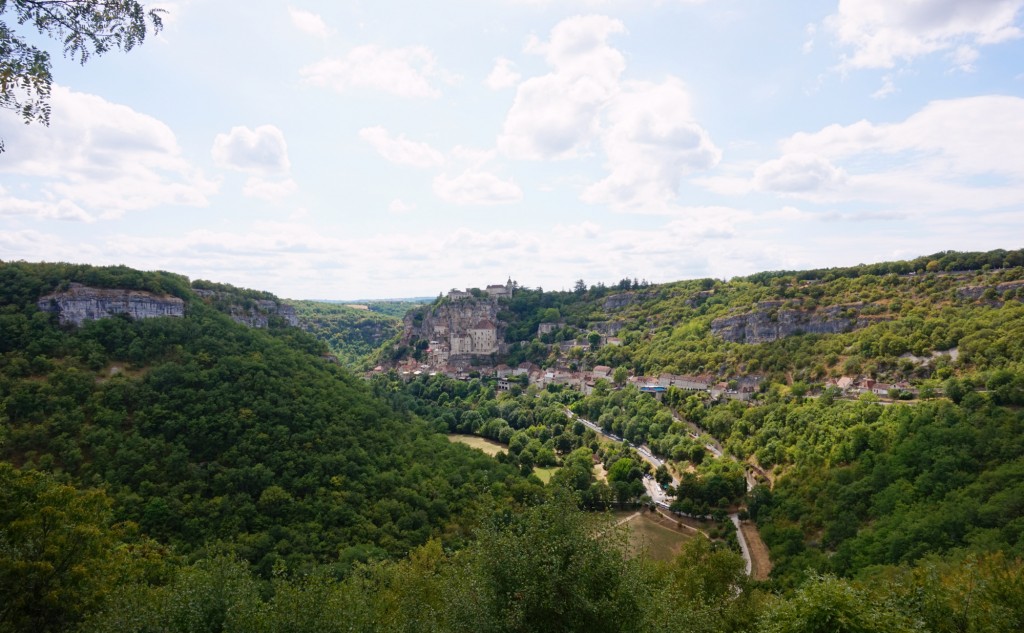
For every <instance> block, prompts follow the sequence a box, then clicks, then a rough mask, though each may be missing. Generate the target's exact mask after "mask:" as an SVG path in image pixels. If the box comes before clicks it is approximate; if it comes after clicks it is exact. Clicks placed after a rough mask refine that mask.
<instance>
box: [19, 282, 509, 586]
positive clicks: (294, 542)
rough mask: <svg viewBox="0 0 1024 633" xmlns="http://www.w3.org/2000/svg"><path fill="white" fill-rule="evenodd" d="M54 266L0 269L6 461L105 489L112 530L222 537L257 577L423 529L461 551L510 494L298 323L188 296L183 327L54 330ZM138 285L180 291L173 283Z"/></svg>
mask: <svg viewBox="0 0 1024 633" xmlns="http://www.w3.org/2000/svg"><path fill="white" fill-rule="evenodd" d="M65 269H66V267H64V266H63V265H54V266H44V265H41V266H35V267H34V266H31V265H24V264H14V265H6V264H4V265H0V277H2V278H3V280H4V281H5V285H4V286H3V293H4V295H3V296H5V297H8V298H10V299H13V298H14V297H17V298H18V299H20V301H18V302H13V301H12V302H11V303H7V304H5V305H3V306H2V307H0V312H2V314H0V327H2V328H3V333H4V335H3V337H2V340H3V347H2V348H0V372H2V373H0V419H2V420H3V421H4V424H3V427H2V428H3V435H2V436H0V437H3V442H2V444H0V457H2V458H3V459H6V460H8V461H11V462H14V463H16V464H18V465H20V466H22V467H24V468H28V469H38V470H45V471H51V472H54V473H57V474H58V475H59V476H60V477H62V478H65V479H67V480H69V481H76V482H81V483H84V484H88V485H98V484H103V485H105V486H107V488H108V492H109V495H110V497H111V498H112V499H113V501H114V513H115V516H116V517H117V518H118V519H119V520H131V521H135V522H137V523H138V524H139V525H140V526H141V528H142V530H143V531H144V532H146V533H147V534H150V535H152V536H154V537H156V538H158V539H160V540H161V541H163V542H165V543H170V544H173V545H174V546H175V548H176V549H177V550H178V551H180V552H184V553H194V554H197V555H198V554H200V553H201V552H203V551H204V550H205V548H207V547H208V546H209V545H210V544H212V543H214V542H217V541H225V542H228V543H230V544H231V547H233V548H234V549H235V550H236V551H237V552H238V553H239V554H240V555H241V556H242V557H244V558H245V559H247V560H250V561H252V562H253V563H255V564H256V566H257V568H258V569H259V570H260V572H262V573H264V574H269V573H270V571H271V569H272V568H273V566H274V564H275V563H276V562H277V561H279V560H280V561H284V562H285V563H286V564H287V566H288V567H290V568H301V567H306V566H309V565H312V564H314V563H322V562H334V563H336V564H337V565H338V570H339V571H340V572H344V571H345V570H346V569H347V568H348V567H349V566H350V565H351V564H352V563H353V562H355V561H358V560H365V559H367V558H380V557H385V556H396V555H402V554H404V553H405V552H407V551H408V550H409V549H410V548H411V547H413V546H416V545H419V544H422V543H424V542H426V540H427V539H428V538H429V537H431V536H432V535H443V536H444V538H445V539H446V543H451V544H458V543H460V542H461V541H462V539H464V538H465V535H466V526H467V525H471V524H472V523H473V520H474V519H473V517H474V515H475V513H476V512H477V508H479V507H480V506H481V505H482V504H486V503H488V501H487V500H488V499H493V501H494V502H496V503H499V504H500V503H504V502H505V501H506V500H507V499H510V498H511V493H509V492H508V490H509V489H513V488H514V487H515V483H516V482H518V481H519V477H518V475H517V474H516V471H515V470H514V469H513V468H511V467H509V466H505V465H502V464H499V463H497V462H495V461H494V460H491V459H489V458H487V457H486V456H484V455H482V454H479V453H477V452H475V451H471V450H468V449H466V448H465V447H461V446H454V445H451V444H450V443H449V442H447V441H445V439H444V438H443V437H440V436H438V435H436V434H435V433H433V431H432V430H430V429H429V428H428V427H426V426H425V425H423V424H422V423H420V422H419V421H418V420H416V419H414V418H412V417H410V416H403V415H399V414H397V413H396V412H395V411H394V410H392V409H391V408H390V407H389V406H387V405H386V404H385V403H384V402H382V401H381V400H378V399H376V398H375V397H374V396H373V395H372V394H371V392H370V389H369V387H368V386H367V385H366V384H365V383H364V382H363V381H361V380H360V379H358V378H355V377H354V376H352V375H351V374H349V373H347V372H345V371H344V370H342V369H340V368H338V367H337V366H334V365H331V364H330V363H327V362H326V361H324V360H323V359H322V358H321V357H320V355H319V354H320V351H321V345H320V344H319V343H317V342H316V341H315V340H314V339H313V338H312V337H311V336H309V335H308V334H305V333H303V332H301V331H299V330H297V329H295V328H272V329H271V330H269V331H262V330H251V329H248V328H246V327H244V326H241V325H238V324H236V323H233V322H232V321H230V319H228V317H227V316H225V315H223V314H221V313H219V312H217V311H215V310H213V309H211V308H210V307H208V306H207V305H205V304H204V303H203V302H199V301H196V300H192V301H190V303H189V305H188V309H187V316H186V318H184V319H174V318H160V319H146V320H141V321H137V322H133V321H130V320H128V319H125V318H108V319H102V320H99V321H94V322H89V323H86V324H85V325H84V326H82V327H81V328H70V329H69V328H60V327H58V326H57V325H56V324H55V320H54V319H53V318H52V317H51V316H50V315H47V314H41V313H39V312H38V311H37V310H36V308H35V299H36V298H37V297H36V296H34V295H35V293H38V292H44V291H47V290H49V289H52V288H53V287H55V286H59V285H60V284H61V281H60V280H58V279H55V278H53V277H54V276H55V275H56V273H57V272H59V271H61V270H65ZM71 270H72V272H73V273H75V275H76V277H77V278H78V279H88V280H89V281H90V283H95V282H96V281H97V279H98V280H99V282H100V283H102V281H103V280H104V279H108V277H109V278H110V279H111V281H110V283H123V281H124V280H125V279H131V278H132V275H130V274H128V273H127V272H126V271H123V270H122V269H120V268H115V269H100V270H98V271H91V270H88V269H85V268H84V267H72V268H71ZM122 273H123V274H122ZM104 275H107V276H108V277H105V276H104ZM137 275H139V276H140V278H141V279H142V281H143V283H147V284H149V287H151V288H152V287H154V286H155V285H156V284H155V282H162V283H166V281H168V280H170V281H172V282H180V286H179V288H178V289H179V290H183V294H185V296H189V294H188V292H189V291H188V290H187V287H188V286H187V280H184V279H183V278H178V277H165V276H163V275H162V274H155V275H152V276H148V275H150V274H143V273H137ZM168 285H169V284H168Z"/></svg>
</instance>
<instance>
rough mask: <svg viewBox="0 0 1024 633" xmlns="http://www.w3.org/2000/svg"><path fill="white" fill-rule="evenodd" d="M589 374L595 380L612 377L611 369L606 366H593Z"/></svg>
mask: <svg viewBox="0 0 1024 633" xmlns="http://www.w3.org/2000/svg"><path fill="white" fill-rule="evenodd" d="M590 373H591V375H593V376H594V379H595V380H596V379H598V378H609V377H610V376H611V375H612V368H611V367H609V366H608V365H595V366H594V369H592V370H591V371H590Z"/></svg>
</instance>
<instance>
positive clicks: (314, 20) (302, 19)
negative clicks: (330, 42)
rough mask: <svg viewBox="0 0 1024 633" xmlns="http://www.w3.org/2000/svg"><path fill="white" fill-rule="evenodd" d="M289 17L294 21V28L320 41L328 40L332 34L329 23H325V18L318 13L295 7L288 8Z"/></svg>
mask: <svg viewBox="0 0 1024 633" xmlns="http://www.w3.org/2000/svg"><path fill="white" fill-rule="evenodd" d="M288 16H289V17H290V18H291V20H292V26H294V27H295V28H297V29H299V30H300V31H302V32H303V33H307V34H309V35H312V36H313V37H318V38H320V39H327V38H328V37H329V36H330V34H331V30H330V29H329V28H328V27H327V23H326V22H324V20H323V18H321V17H320V16H319V15H318V14H316V13H312V12H310V11H304V10H302V9H296V8H295V7H288Z"/></svg>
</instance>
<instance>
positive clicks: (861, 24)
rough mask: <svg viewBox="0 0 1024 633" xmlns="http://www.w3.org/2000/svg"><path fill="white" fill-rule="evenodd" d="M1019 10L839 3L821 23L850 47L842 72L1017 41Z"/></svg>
mask: <svg viewBox="0 0 1024 633" xmlns="http://www.w3.org/2000/svg"><path fill="white" fill-rule="evenodd" d="M1022 7H1024V0H971V1H969V2H964V1H963V0H840V2H839V7H838V10H837V12H836V13H835V14H833V15H831V16H829V17H828V18H826V20H825V24H826V25H827V26H828V27H829V28H830V29H831V30H832V32H833V33H834V34H835V36H836V38H837V39H838V41H839V43H840V44H842V45H844V46H846V47H849V48H851V49H852V53H851V54H849V55H847V56H845V57H844V59H843V61H842V64H841V66H842V67H843V68H892V67H894V66H896V65H897V64H898V63H900V62H909V61H912V60H914V59H916V58H918V57H921V56H924V55H928V54H931V53H935V52H939V51H950V50H955V49H958V48H961V47H965V46H966V47H967V48H968V49H971V50H973V49H974V48H976V47H978V46H984V45H990V44H996V43H999V42H1004V41H1006V40H1011V39H1016V38H1019V37H1021V35H1022V32H1021V29H1020V28H1019V27H1018V26H1017V25H1016V20H1017V15H1018V13H1019V12H1020V10H1021V8H1022ZM962 55H968V53H966V49H965V52H964V53H962ZM958 65H960V64H958Z"/></svg>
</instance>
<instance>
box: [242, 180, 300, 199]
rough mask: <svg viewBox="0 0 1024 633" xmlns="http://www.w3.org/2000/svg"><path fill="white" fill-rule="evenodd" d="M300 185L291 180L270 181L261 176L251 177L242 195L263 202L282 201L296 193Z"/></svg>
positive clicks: (243, 188)
mask: <svg viewBox="0 0 1024 633" xmlns="http://www.w3.org/2000/svg"><path fill="white" fill-rule="evenodd" d="M296 189H298V185H297V184H295V181H294V180H292V179H291V178H281V179H276V180H270V179H265V178H260V177H259V176H250V177H249V178H248V179H246V181H245V186H244V187H242V195H244V196H246V197H249V198H260V199H263V200H280V199H281V198H286V197H288V196H290V195H291V194H293V193H295V190H296Z"/></svg>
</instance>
